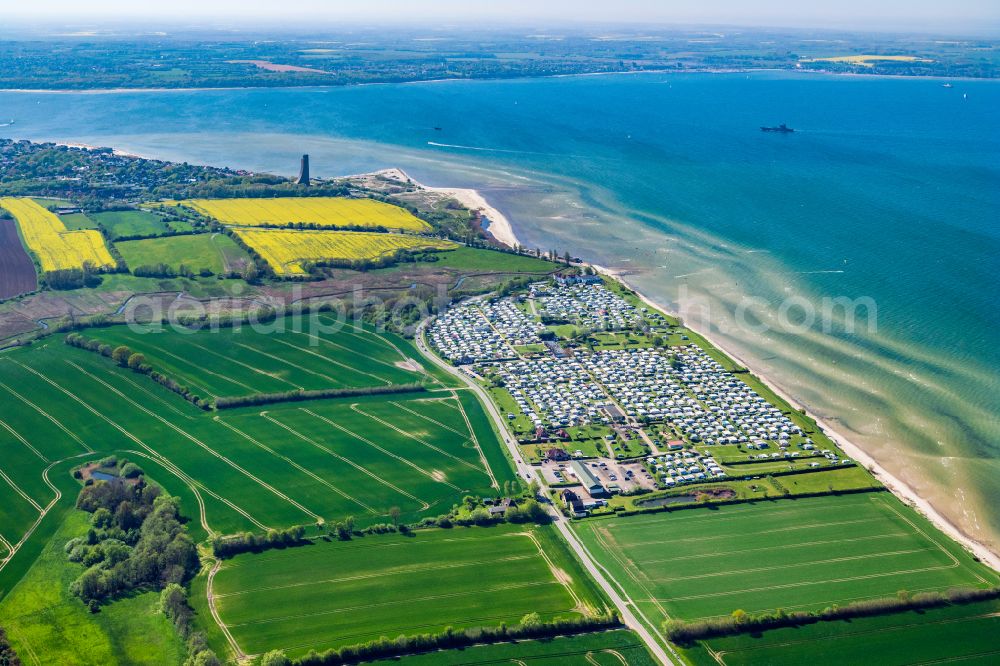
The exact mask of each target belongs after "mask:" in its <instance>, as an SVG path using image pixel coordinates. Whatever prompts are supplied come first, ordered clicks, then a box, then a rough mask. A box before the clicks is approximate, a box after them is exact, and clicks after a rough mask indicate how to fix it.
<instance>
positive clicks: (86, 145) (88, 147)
mask: <svg viewBox="0 0 1000 666" xmlns="http://www.w3.org/2000/svg"><path fill="white" fill-rule="evenodd" d="M56 145H57V146H66V147H67V148H79V149H81V150H101V149H102V148H103V146H92V145H90V144H89V143H72V142H61V143H57V144H56ZM111 152H112V153H113V154H115V155H118V156H120V157H136V158H139V159H147V160H154V159H156V158H155V157H147V156H145V155H137V154H135V153H129V152H126V151H124V150H118V149H117V148H112V149H111Z"/></svg>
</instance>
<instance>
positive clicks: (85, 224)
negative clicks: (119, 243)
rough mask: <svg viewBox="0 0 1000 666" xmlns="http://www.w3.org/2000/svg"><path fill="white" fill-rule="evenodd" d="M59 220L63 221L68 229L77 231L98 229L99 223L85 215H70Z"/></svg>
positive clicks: (60, 217)
mask: <svg viewBox="0 0 1000 666" xmlns="http://www.w3.org/2000/svg"><path fill="white" fill-rule="evenodd" d="M59 219H60V220H62V222H63V224H65V225H66V228H67V229H70V230H73V231H75V230H77V229H96V228H97V222H95V221H94V220H93V219H92V218H91V217H90V216H88V215H86V214H84V213H70V214H69V215H60V216H59Z"/></svg>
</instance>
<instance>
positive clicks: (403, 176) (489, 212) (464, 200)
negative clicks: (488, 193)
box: [374, 168, 520, 250]
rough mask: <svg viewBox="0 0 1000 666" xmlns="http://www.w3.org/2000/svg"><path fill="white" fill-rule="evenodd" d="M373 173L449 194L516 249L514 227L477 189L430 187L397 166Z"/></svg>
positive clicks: (505, 243) (492, 232)
mask: <svg viewBox="0 0 1000 666" xmlns="http://www.w3.org/2000/svg"><path fill="white" fill-rule="evenodd" d="M374 173H375V174H378V175H380V176H385V177H387V178H392V179H394V180H398V181H401V182H406V181H409V182H412V183H413V184H414V185H416V186H417V187H418V188H420V189H421V190H424V191H426V192H436V193H438V194H443V195H446V196H450V197H451V198H453V199H455V200H456V201H458V203H460V204H462V205H463V206H465V207H466V208H468V209H469V210H472V211H476V212H478V213H479V214H480V215H482V217H484V218H485V219H486V221H487V225H486V226H485V227H483V228H484V230H486V231H488V232H489V233H490V235H492V236H493V238H495V239H496V240H497V241H498V242H500V243H502V244H504V245H506V246H507V247H509V248H511V249H512V250H513V249H516V248H517V247H518V246H519V245H520V243H519V242H518V240H517V236H516V235H514V227H513V226H512V225H511V223H510V220H508V219H507V216H506V215H504V214H503V213H501V212H500V211H499V210H497V209H496V208H494V207H493V206H492V205H490V203H489V202H488V201H487V200H486V198H485V197H483V195H482V194H480V192H479V190H476V189H472V188H468V187H431V186H430V185H425V184H423V183H421V182H420V181H418V180H417V179H416V178H413V177H411V176H410V175H409V174H408V173H406V172H405V171H403V170H402V169H398V168H392V169H381V170H379V171H375V172H374Z"/></svg>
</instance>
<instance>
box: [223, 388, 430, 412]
mask: <svg viewBox="0 0 1000 666" xmlns="http://www.w3.org/2000/svg"><path fill="white" fill-rule="evenodd" d="M426 390H427V388H426V387H425V386H424V385H423V384H416V383H413V384H390V385H388V386H367V387H359V388H334V389H317V390H314V391H306V390H303V389H296V390H294V391H281V392H278V393H253V394H251V395H241V396H234V397H228V398H227V397H218V398H216V399H215V408H216V409H233V408H235V407H253V406H257V405H269V404H271V403H275V402H299V401H302V400H320V399H323V398H351V397H354V396H365V395H385V394H391V393H420V392H422V391H426Z"/></svg>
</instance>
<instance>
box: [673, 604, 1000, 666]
mask: <svg viewBox="0 0 1000 666" xmlns="http://www.w3.org/2000/svg"><path fill="white" fill-rule="evenodd" d="M998 635H1000V602H997V601H991V602H982V603H977V604H968V605H963V606H951V607H947V608H934V609H930V610H925V611H920V612H906V613H898V614H894V615H887V616H880V617H869V618H856V619H852V620H850V621H839V622H820V623H817V624H812V625H808V626H804V627H795V628H789V629H777V630H772V631H767V632H765V633H764V634H762V635H754V636H749V635H741V636H732V637H727V638H718V639H712V640H710V641H705V642H704V643H707V647H708V648H709V649H711V650H712V651H713V652H714V654H715V658H713V657H711V656H709V655H708V654H707V652H702V651H701V650H689V651H686V652H687V653H688V654H689V655H690V656H691V657H692V661H693V662H695V663H696V664H698V666H702V665H704V666H718V665H719V664H722V665H724V666H753V665H755V664H802V663H809V664H811V665H812V666H839V665H840V664H872V663H877V664H882V665H884V666H908V665H909V664H945V663H948V664H951V663H955V664H981V665H983V666H986V665H987V664H996V663H997V661H998V660H1000V643H998V642H997V636H998Z"/></svg>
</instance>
